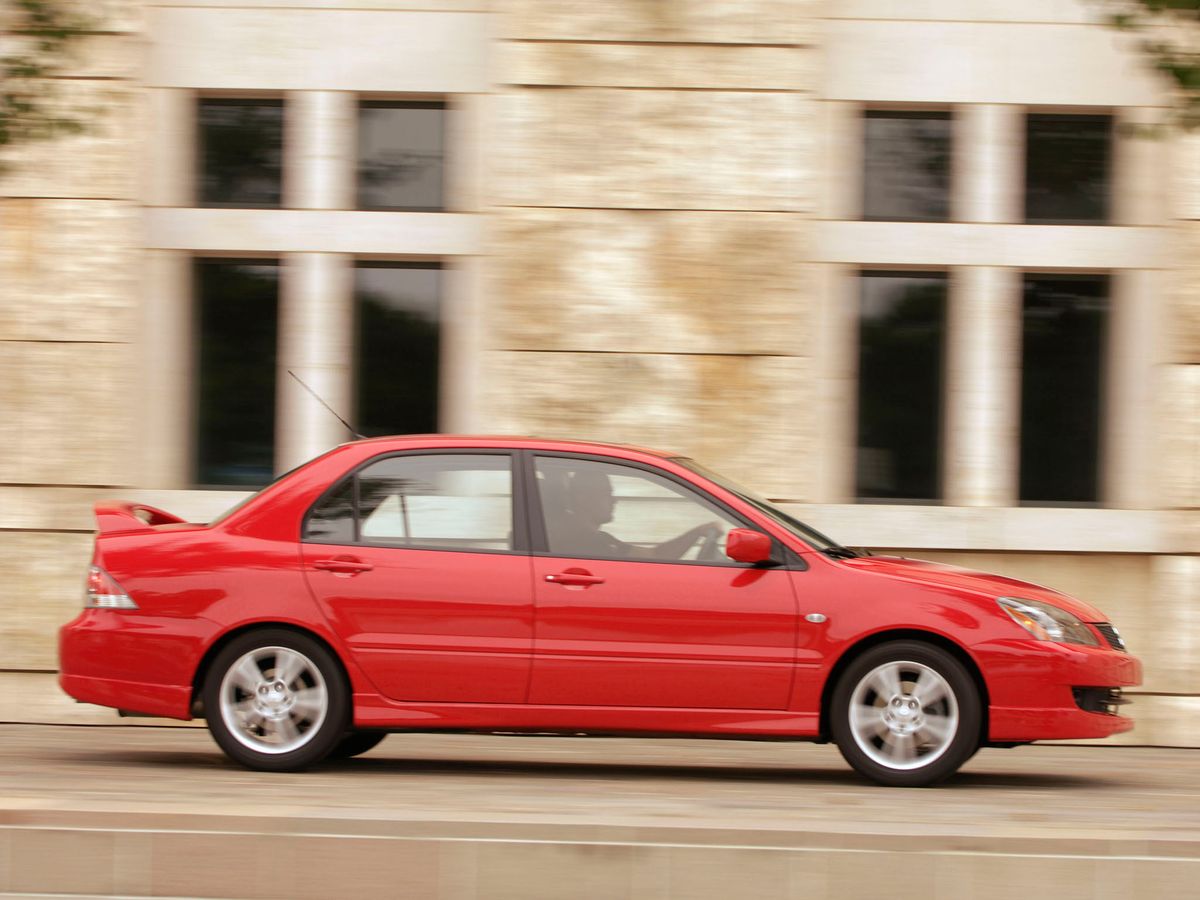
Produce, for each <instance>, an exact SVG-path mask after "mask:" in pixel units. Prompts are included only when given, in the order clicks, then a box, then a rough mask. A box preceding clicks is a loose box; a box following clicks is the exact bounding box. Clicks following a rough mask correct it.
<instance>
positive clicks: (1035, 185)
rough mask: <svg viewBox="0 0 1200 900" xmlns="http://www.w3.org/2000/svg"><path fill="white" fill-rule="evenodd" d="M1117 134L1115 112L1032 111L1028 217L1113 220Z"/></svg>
mask: <svg viewBox="0 0 1200 900" xmlns="http://www.w3.org/2000/svg"><path fill="white" fill-rule="evenodd" d="M1112 135H1113V120H1112V116H1077V115H1057V114H1045V113H1031V114H1030V115H1028V116H1026V117H1025V221H1026V222H1029V223H1032V224H1070V223H1082V224H1103V223H1105V222H1107V221H1108V216H1109V193H1110V184H1109V182H1110V178H1111V172H1110V170H1111V167H1112Z"/></svg>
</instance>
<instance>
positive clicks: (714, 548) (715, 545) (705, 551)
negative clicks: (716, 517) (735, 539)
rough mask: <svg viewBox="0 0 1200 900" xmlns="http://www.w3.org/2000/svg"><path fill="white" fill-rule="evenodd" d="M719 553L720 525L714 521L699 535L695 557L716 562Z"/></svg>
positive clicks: (720, 552)
mask: <svg viewBox="0 0 1200 900" xmlns="http://www.w3.org/2000/svg"><path fill="white" fill-rule="evenodd" d="M721 555H722V550H721V526H720V525H717V524H716V523H714V524H712V525H709V526H708V528H707V529H706V530H705V532H704V534H703V535H701V536H700V549H698V550H697V551H696V559H697V560H704V561H705V562H716V561H717V560H719V559H720V558H721Z"/></svg>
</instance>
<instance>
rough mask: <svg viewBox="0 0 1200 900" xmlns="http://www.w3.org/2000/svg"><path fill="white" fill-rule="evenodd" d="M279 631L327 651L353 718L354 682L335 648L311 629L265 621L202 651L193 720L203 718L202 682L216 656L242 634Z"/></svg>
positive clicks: (233, 632)
mask: <svg viewBox="0 0 1200 900" xmlns="http://www.w3.org/2000/svg"><path fill="white" fill-rule="evenodd" d="M279 629H282V630H284V631H293V632H295V633H296V634H302V635H304V636H305V637H307V638H311V639H312V640H314V641H316V642H317V643H319V644H320V645H321V646H322V647H324V648H325V649H326V650H328V651H329V655H330V656H332V657H333V659H334V661H335V662H336V663H337V665H338V667H339V668H340V669H341V670H342V676H343V677H344V678H345V679H346V684H347V685H348V686H350V703H351V715H352V716H353V704H354V691H353V684H354V680H353V679H352V678H351V676H350V672H349V670H348V669H347V667H346V661H345V660H344V659H342V655H341V653H339V652H338V650H337V648H336V647H334V646H333V644H331V643H330V642H329V641H328V640H326V639H325V638H324V637H322V636H321V635H320V634H318V633H317V632H315V631H312V630H311V629H308V628H304V627H302V626H300V625H294V624H292V623H290V622H271V621H265V622H249V623H247V624H245V625H239V626H238V627H236V628H231V629H230V630H229V631H227V632H225V633H224V634H222V635H221V636H220V637H219V638H217V639H216V640H215V641H213V642H212V645H211V646H210V647H209V648H208V649H207V650H206V651H204V656H202V657H201V658H200V663H199V665H197V666H196V671H195V672H194V673H192V699H191V703H190V705H189V709H190V710H191V713H192V716H193V717H194V718H202V717H203V716H204V708H203V703H202V701H201V696H202V693H203V691H204V681H205V679H206V678H207V677H208V670H209V669H210V668H211V666H212V662H213V660H214V659H216V657H217V654H218V653H220V652H221V651H222V650H223V649H225V647H226V646H228V645H229V644H230V643H232V642H233V641H235V640H237V639H238V638H240V637H241V636H242V635H244V634H249V633H250V632H253V631H266V630H271V631H276V630H279Z"/></svg>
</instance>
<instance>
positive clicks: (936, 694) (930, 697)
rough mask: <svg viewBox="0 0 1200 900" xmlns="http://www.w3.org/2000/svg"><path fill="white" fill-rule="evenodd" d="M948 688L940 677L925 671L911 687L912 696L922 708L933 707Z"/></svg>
mask: <svg viewBox="0 0 1200 900" xmlns="http://www.w3.org/2000/svg"><path fill="white" fill-rule="evenodd" d="M948 688H949V685H947V684H946V682H945V681H944V680H943V679H942V677H941V676H940V675H938V674H937V673H935V672H931V671H929V670H928V669H926V670H925V671H924V672H922V673H921V675H920V677H918V678H917V683H916V684H914V685H913V689H912V695H913V697H915V698H916V699H917V702H918V703H920V704H921V706H922V707H927V706H933V705H934V704H935V703H938V702H939V701H941V700H942V698H944V697H945V696H946V691H947V690H948Z"/></svg>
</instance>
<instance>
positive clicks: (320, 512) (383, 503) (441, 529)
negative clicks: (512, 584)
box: [304, 453, 513, 552]
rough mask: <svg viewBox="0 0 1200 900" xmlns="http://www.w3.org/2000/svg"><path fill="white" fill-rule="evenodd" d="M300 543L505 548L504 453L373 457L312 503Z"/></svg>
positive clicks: (507, 476)
mask: <svg viewBox="0 0 1200 900" xmlns="http://www.w3.org/2000/svg"><path fill="white" fill-rule="evenodd" d="M304 540H306V541H312V542H315V543H328V544H349V543H358V544H375V545H381V546H392V547H412V548H420V549H425V550H475V551H479V550H485V551H493V552H505V551H511V550H512V549H513V503H512V461H511V457H509V456H507V455H484V454H467V453H464V454H451V453H438V454H429V455H406V456H390V457H385V458H383V459H380V460H377V461H375V462H372V463H370V464H368V465H367V466H365V467H364V468H362V469H360V470H359V471H358V472H356V473H355V474H354V475H352V476H351V477H350V478H348V479H347V480H346V481H345V482H343V483H342V484H341V485H339V486H338V487H336V488H335V489H334V490H333V491H332V492H330V493H328V494H326V495H325V496H324V497H323V498H322V499H321V500H319V501H318V502H317V503H316V504H315V505H314V506H313V508H312V509H311V510H310V511H309V514H308V517H307V518H306V519H305V524H304Z"/></svg>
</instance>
